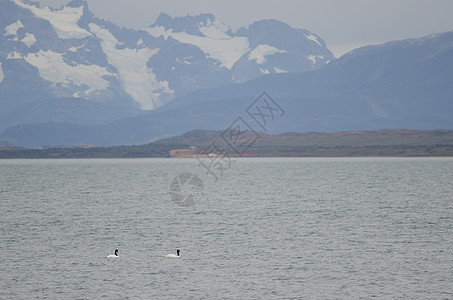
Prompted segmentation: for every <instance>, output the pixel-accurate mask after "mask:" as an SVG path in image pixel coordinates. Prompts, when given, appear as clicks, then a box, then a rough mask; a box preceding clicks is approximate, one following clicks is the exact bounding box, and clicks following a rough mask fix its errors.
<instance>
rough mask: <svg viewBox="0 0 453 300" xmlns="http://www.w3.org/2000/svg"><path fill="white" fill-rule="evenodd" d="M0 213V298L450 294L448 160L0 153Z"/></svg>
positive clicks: (451, 161)
mask: <svg viewBox="0 0 453 300" xmlns="http://www.w3.org/2000/svg"><path fill="white" fill-rule="evenodd" d="M183 172H188V173H193V174H196V175H198V176H199V178H200V179H201V180H202V182H203V186H204V193H203V196H202V198H201V199H199V201H198V203H197V204H196V205H195V206H188V207H185V206H180V205H177V204H176V203H175V202H173V201H172V198H171V197H170V194H169V189H170V183H171V182H172V180H173V178H175V176H177V175H178V174H181V173H183ZM0 213H1V219H0V298H1V299H30V298H52V299H75V298H77V299H94V298H96V299H98V298H100V299H102V298H105V299H127V298H130V299H191V298H192V299H200V298H211V299H212V298H225V299H258V298H265V299H291V298H294V299H295V298H306V299H334V298H335V299H338V298H371V297H378V298H414V299H428V298H430V299H442V298H445V299H448V298H449V299H452V298H453V158H322V159H321V158H272V159H271V158H243V159H235V161H234V162H233V163H232V164H231V166H230V168H228V169H226V170H224V173H223V175H222V176H220V178H218V180H217V181H216V180H215V179H214V177H213V176H212V174H209V173H207V172H206V170H205V169H204V168H203V167H201V166H199V164H198V162H197V160H195V159H124V160H121V159H105V160H100V159H99V160H97V159H92V160H89V159H87V160H0ZM114 249H119V255H120V256H119V257H118V258H113V259H108V258H105V256H106V255H108V254H113V251H114ZM176 249H180V250H181V257H179V258H167V257H165V255H166V254H167V253H175V252H176Z"/></svg>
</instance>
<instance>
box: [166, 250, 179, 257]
mask: <svg viewBox="0 0 453 300" xmlns="http://www.w3.org/2000/svg"><path fill="white" fill-rule="evenodd" d="M179 252H180V251H179V249H176V254H173V253H171V254H167V255H165V257H172V258H176V257H179Z"/></svg>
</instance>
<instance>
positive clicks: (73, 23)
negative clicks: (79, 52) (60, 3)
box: [13, 0, 91, 39]
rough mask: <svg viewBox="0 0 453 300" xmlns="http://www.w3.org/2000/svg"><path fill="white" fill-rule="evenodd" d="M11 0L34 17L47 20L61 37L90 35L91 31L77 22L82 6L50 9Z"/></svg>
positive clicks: (74, 37) (69, 37)
mask: <svg viewBox="0 0 453 300" xmlns="http://www.w3.org/2000/svg"><path fill="white" fill-rule="evenodd" d="M13 1H14V2H15V3H16V4H17V5H18V6H20V7H22V8H25V9H28V10H30V11H31V12H32V13H33V14H34V15H35V16H36V17H38V18H41V19H44V20H47V21H49V23H50V24H52V26H53V27H54V28H55V31H56V32H57V34H58V37H59V38H61V39H82V38H85V37H88V36H91V33H89V32H88V31H86V30H85V29H83V28H81V27H80V26H79V25H78V24H77V22H78V21H79V20H80V18H81V17H82V15H83V6H80V7H68V6H65V7H63V8H62V9H61V10H51V9H50V8H49V7H47V6H45V7H42V8H38V7H36V6H33V5H27V4H25V3H22V2H21V1H19V0H13Z"/></svg>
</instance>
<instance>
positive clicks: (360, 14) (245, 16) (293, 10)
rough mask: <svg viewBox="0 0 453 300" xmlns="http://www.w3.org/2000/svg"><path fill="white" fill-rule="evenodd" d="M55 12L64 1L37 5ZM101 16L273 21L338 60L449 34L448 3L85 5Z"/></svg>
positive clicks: (130, 22) (197, 0)
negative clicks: (316, 41) (316, 40)
mask: <svg viewBox="0 0 453 300" xmlns="http://www.w3.org/2000/svg"><path fill="white" fill-rule="evenodd" d="M39 2H41V3H42V4H50V5H53V6H56V7H59V6H60V5H61V4H63V3H66V2H68V1H66V0H40V1H39ZM87 2H88V5H89V8H90V10H91V11H92V12H93V13H94V14H95V15H96V16H99V17H103V18H105V19H109V20H111V21H112V22H114V23H116V24H118V25H121V26H126V27H131V28H143V27H146V26H149V25H151V24H153V23H154V21H155V20H156V18H157V16H158V15H159V13H160V12H165V13H166V14H169V15H170V16H173V17H176V16H185V15H187V14H190V15H194V14H199V13H203V12H209V13H213V14H214V15H216V16H217V17H218V18H219V19H220V20H221V21H223V23H225V24H226V25H229V26H231V28H232V29H233V31H234V30H236V29H238V28H239V27H241V26H248V25H249V24H250V23H252V22H254V21H257V20H262V19H277V20H280V21H283V22H285V23H287V24H289V25H290V26H292V27H295V28H304V29H307V30H310V31H312V32H314V33H316V34H317V35H319V36H320V37H321V38H322V39H324V41H325V42H326V43H327V47H328V48H329V49H330V50H331V51H332V52H333V53H334V54H335V56H337V57H338V56H340V55H342V54H344V53H345V52H348V51H350V50H352V49H353V48H356V47H359V46H363V45H368V44H378V43H383V42H387V41H391V40H399V39H406V38H412V37H421V36H424V35H428V34H431V33H436V32H443V31H449V30H453V1H452V0H190V1H188V0H87Z"/></svg>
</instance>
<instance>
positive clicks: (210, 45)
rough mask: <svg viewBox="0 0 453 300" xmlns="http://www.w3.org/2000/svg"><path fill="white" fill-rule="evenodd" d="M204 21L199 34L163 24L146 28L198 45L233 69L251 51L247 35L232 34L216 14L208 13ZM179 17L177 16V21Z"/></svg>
mask: <svg viewBox="0 0 453 300" xmlns="http://www.w3.org/2000/svg"><path fill="white" fill-rule="evenodd" d="M200 17H205V18H206V19H205V20H204V22H203V21H198V22H197V25H196V26H197V29H198V34H190V33H187V32H185V31H174V30H173V29H172V28H166V27H164V26H161V25H154V26H152V27H148V28H146V29H145V30H146V31H147V32H148V33H149V34H151V35H152V36H154V37H157V38H159V37H161V36H163V37H164V38H165V39H168V38H169V37H171V38H174V39H175V40H177V41H179V42H181V43H185V44H191V45H194V46H197V47H198V48H200V49H201V50H202V51H203V52H204V53H205V54H206V56H207V57H208V58H213V59H215V60H217V61H219V62H220V66H222V67H225V68H227V69H231V68H232V67H233V65H234V64H235V63H236V62H237V61H238V60H239V59H240V58H241V57H242V55H244V54H245V53H247V51H249V43H248V40H247V38H245V37H234V36H230V35H229V34H228V33H227V32H228V31H231V30H230V28H229V27H228V26H226V25H225V24H223V23H222V22H221V21H219V20H218V19H215V18H214V16H212V15H209V14H206V15H201V16H200ZM177 20H178V18H175V21H177Z"/></svg>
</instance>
